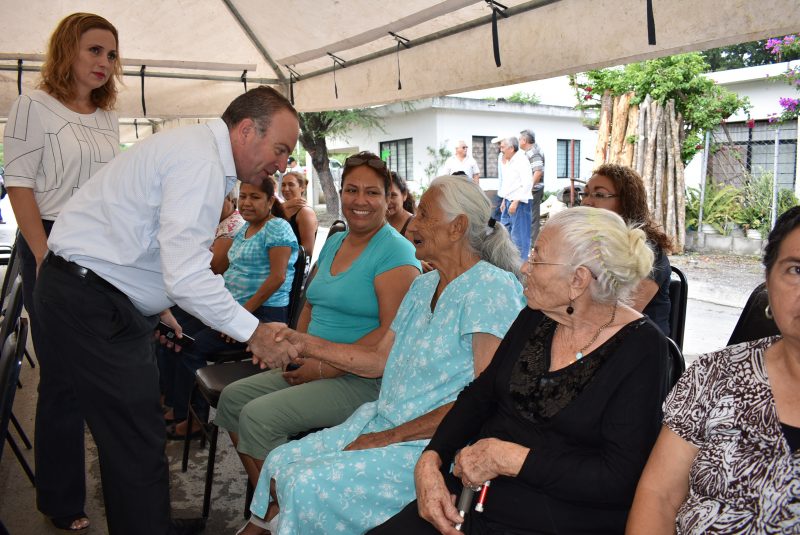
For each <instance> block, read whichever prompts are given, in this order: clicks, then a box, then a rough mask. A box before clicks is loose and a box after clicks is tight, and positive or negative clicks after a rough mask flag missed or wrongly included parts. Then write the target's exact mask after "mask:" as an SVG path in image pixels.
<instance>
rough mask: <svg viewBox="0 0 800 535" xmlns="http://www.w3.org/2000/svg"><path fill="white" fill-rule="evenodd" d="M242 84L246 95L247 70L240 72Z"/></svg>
mask: <svg viewBox="0 0 800 535" xmlns="http://www.w3.org/2000/svg"><path fill="white" fill-rule="evenodd" d="M241 80H242V83H243V84H244V92H245V93H247V69H245V70H244V71H242V78H241Z"/></svg>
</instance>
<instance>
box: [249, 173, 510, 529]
mask: <svg viewBox="0 0 800 535" xmlns="http://www.w3.org/2000/svg"><path fill="white" fill-rule="evenodd" d="M490 209H491V205H490V202H489V200H488V199H487V198H486V196H485V195H484V194H483V192H482V191H481V190H480V188H479V187H478V186H476V185H474V184H471V183H467V182H464V181H463V180H461V179H459V178H458V177H450V176H445V177H439V178H437V179H436V180H434V181H433V183H432V184H431V186H430V188H429V189H428V191H426V192H425V194H424V195H423V196H422V199H421V200H420V204H419V211H418V214H417V216H416V217H415V218H414V219H413V220H412V222H411V224H410V226H409V229H408V233H409V234H410V237H411V238H413V242H414V245H415V246H416V249H417V257H418V258H425V259H426V260H428V261H431V263H433V264H434V265H435V266H436V270H435V271H432V272H430V273H427V274H425V275H422V276H420V277H418V278H417V279H415V281H414V283H413V284H412V285H411V288H410V289H409V291H408V294H407V295H406V297H405V299H404V300H403V302H402V304H401V305H400V309H399V311H398V312H397V316H396V317H395V320H394V322H393V323H392V326H391V329H390V330H389V331H388V332H387V334H386V336H385V337H384V338H383V339H382V340H381V341H380V342H379V343H378V344H377V345H376V346H374V347H364V346H353V345H346V344H334V343H330V342H327V341H325V340H321V339H318V338H315V337H312V336H309V335H305V334H299V333H296V332H294V331H291V330H288V329H286V330H283V331H281V332H279V333H278V334H277V336H276V339H277V340H278V341H281V340H283V341H284V343H285V342H286V341H287V340H288V341H289V342H290V343H291V345H292V346H294V348H295V350H296V351H297V352H298V353H300V354H301V355H302V356H304V357H314V358H318V359H320V360H323V361H325V362H327V363H329V364H331V365H333V366H336V367H339V368H341V369H343V370H346V371H349V372H352V373H356V374H359V375H363V376H368V377H369V376H373V377H374V376H381V375H382V376H383V383H382V386H381V392H380V395H379V397H378V400H377V401H375V402H372V403H367V404H365V405H362V406H361V407H360V408H359V409H358V410H356V412H355V413H354V414H353V415H352V416H351V417H350V418H349V419H347V420H346V421H345V422H344V423H342V424H341V425H338V426H336V427H332V428H330V429H326V430H323V431H320V432H318V433H314V434H313V435H310V436H308V437H306V438H304V439H302V440H298V441H294V442H290V443H288V444H285V445H283V446H281V447H279V448H277V449H275V450H274V451H273V452H272V453H271V454H270V455H269V457H268V458H267V461H266V463H265V465H264V469H263V470H262V472H261V478H260V480H259V484H258V487H257V488H256V492H255V495H254V498H253V503H252V506H251V511H252V512H253V517H251V520H250V523H249V524H248V525H247V526H245V527H244V528H243V529H242V530H241V531H240V533H244V534H248V535H250V534H262V533H265V532H266V530H267V529H269V530H270V531H271V532H272V534H273V535H277V534H281V535H284V534H295V533H303V534H312V533H320V534H322V533H343V534H347V533H351V534H356V533H363V532H365V531H367V530H369V529H371V528H373V527H375V526H377V525H379V524H381V523H382V522H383V521H384V520H386V519H387V518H389V517H391V516H392V515H394V514H395V513H397V512H398V511H399V510H400V509H402V508H403V507H404V506H405V505H406V504H407V503H409V502H410V501H412V500H413V499H414V474H413V471H414V464H415V463H416V461H417V458H418V457H419V455H420V453H422V450H423V448H424V447H425V445H426V444H427V442H428V439H429V438H430V437H431V436H432V434H433V431H434V430H435V429H436V427H437V425H438V424H439V422H440V421H441V419H442V418H443V417H444V415H445V414H446V413H447V411H448V410H450V407H451V406H452V403H453V401H454V400H455V398H456V396H457V395H458V393H459V392H460V391H461V390H462V389H463V388H464V386H466V385H467V384H469V383H470V382H471V381H472V380H473V379H474V378H475V377H476V376H477V375H479V374H480V373H481V372H482V371H483V370H484V369H485V368H486V366H487V365H488V364H489V361H490V360H491V358H492V355H493V354H494V352H495V350H496V349H497V346H498V345H499V343H500V340H501V339H502V338H503V336H504V335H505V333H506V331H507V330H508V328H509V326H510V325H511V323H512V322H513V320H514V318H515V317H516V315H517V314H518V312H519V311H520V310H521V309H522V307H523V306H524V304H525V301H524V298H523V296H522V286H521V285H520V283H519V281H518V280H517V277H516V276H515V274H516V273H517V272H518V266H519V255H518V253H517V251H516V249H515V248H514V245H513V244H512V243H511V241H510V239H509V237H508V233H507V232H506V230H505V229H504V228H503V226H502V225H500V224H496V225H495V224H494V221H493V220H490V219H489V215H490ZM286 359H288V357H285V359H284V360H286ZM269 364H274V363H269ZM278 513H280V514H278ZM265 520H266V521H270V522H269V524H267V522H266V521H265Z"/></svg>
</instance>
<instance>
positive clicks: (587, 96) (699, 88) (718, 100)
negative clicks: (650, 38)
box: [576, 53, 749, 162]
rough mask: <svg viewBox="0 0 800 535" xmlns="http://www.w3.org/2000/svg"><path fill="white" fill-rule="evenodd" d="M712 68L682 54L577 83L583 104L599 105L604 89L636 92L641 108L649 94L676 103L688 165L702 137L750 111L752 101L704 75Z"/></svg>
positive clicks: (591, 75)
mask: <svg viewBox="0 0 800 535" xmlns="http://www.w3.org/2000/svg"><path fill="white" fill-rule="evenodd" d="M707 71H708V64H707V63H706V62H705V61H704V60H703V57H702V56H701V55H700V54H699V53H692V54H681V55H677V56H667V57H663V58H658V59H653V60H649V61H643V62H641V63H631V64H629V65H626V66H624V67H622V68H610V69H601V70H595V71H589V72H587V73H584V75H583V79H581V80H578V81H577V82H576V83H577V85H578V87H579V89H581V90H582V92H583V93H584V94H583V97H582V99H583V101H584V104H586V103H585V101H588V100H592V101H595V102H598V101H599V99H600V97H602V95H603V93H604V92H605V90H609V91H610V92H611V94H612V95H621V94H623V93H627V92H631V91H632V92H633V94H634V96H633V98H632V99H631V104H639V103H640V102H641V101H642V100H644V98H645V97H646V96H647V95H648V94H649V95H650V96H651V98H653V100H656V101H658V102H661V103H662V104H663V103H665V102H666V101H668V100H670V99H674V100H675V109H676V110H677V111H678V112H679V113H681V114H682V115H683V120H684V129H685V130H684V133H685V140H684V143H683V147H682V150H681V158H682V159H683V161H684V162H688V161H689V160H691V159H692V157H693V156H694V155H695V153H696V152H697V151H698V150H699V149H700V148H701V146H700V143H701V137H702V133H703V132H704V131H706V130H711V129H713V128H714V127H715V126H717V125H718V124H720V123H721V122H723V121H724V120H725V119H727V118H728V117H730V116H731V115H733V114H734V113H736V112H737V111H739V110H747V109H749V102H748V100H747V98H739V96H738V95H736V94H735V93H732V92H730V91H728V90H727V89H724V88H722V87H719V86H717V85H716V84H715V83H714V82H713V81H712V80H711V79H709V78H706V77H705V76H702V74H703V73H704V72H707Z"/></svg>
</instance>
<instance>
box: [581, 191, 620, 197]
mask: <svg viewBox="0 0 800 535" xmlns="http://www.w3.org/2000/svg"><path fill="white" fill-rule="evenodd" d="M586 197H591V198H592V199H613V198H614V197H619V195H618V194H616V193H602V192H600V191H595V192H592V193H584V194H583V198H584V199H585V198H586Z"/></svg>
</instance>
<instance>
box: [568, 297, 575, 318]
mask: <svg viewBox="0 0 800 535" xmlns="http://www.w3.org/2000/svg"><path fill="white" fill-rule="evenodd" d="M573 312H575V308H574V307H573V306H572V299H570V300H569V304H568V305H567V314H569V315H570V316H571V315H572V313H573Z"/></svg>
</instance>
